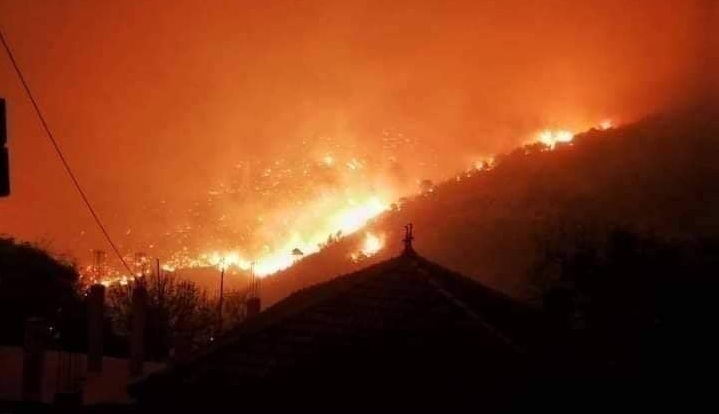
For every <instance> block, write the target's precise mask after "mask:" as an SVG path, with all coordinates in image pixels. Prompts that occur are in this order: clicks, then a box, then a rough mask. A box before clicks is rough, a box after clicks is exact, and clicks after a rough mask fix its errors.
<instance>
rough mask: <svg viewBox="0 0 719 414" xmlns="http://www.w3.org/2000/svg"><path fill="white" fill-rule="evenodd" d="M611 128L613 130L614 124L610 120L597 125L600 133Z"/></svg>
mask: <svg viewBox="0 0 719 414" xmlns="http://www.w3.org/2000/svg"><path fill="white" fill-rule="evenodd" d="M612 128H614V123H613V122H612V120H611V119H605V120H604V121H602V122H601V123H600V124H599V129H601V130H602V131H606V130H608V129H612Z"/></svg>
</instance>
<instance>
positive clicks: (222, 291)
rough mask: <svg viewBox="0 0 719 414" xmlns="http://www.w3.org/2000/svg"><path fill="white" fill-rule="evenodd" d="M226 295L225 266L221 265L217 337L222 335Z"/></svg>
mask: <svg viewBox="0 0 719 414" xmlns="http://www.w3.org/2000/svg"><path fill="white" fill-rule="evenodd" d="M224 295H225V265H224V263H223V264H221V265H220V300H219V304H218V310H217V336H219V335H220V334H221V333H222V305H223V303H222V302H223V300H224V298H225V297H224Z"/></svg>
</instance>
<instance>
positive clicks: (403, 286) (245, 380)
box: [130, 245, 542, 411]
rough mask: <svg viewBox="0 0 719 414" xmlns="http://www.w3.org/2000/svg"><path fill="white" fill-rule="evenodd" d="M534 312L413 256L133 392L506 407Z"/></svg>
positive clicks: (250, 401)
mask: <svg viewBox="0 0 719 414" xmlns="http://www.w3.org/2000/svg"><path fill="white" fill-rule="evenodd" d="M541 330H542V320H541V318H540V317H539V315H538V313H537V312H536V311H534V310H533V309H531V308H528V307H526V306H524V305H521V304H519V303H517V302H515V301H514V300H512V299H510V298H508V297H506V296H504V295H502V294H500V293H498V292H496V291H494V290H491V289H489V288H487V287H484V286H482V285H480V284H478V283H476V282H475V281H473V280H470V279H468V278H466V277H464V276H462V275H459V274H457V273H454V272H452V271H449V270H447V269H445V268H443V267H441V266H439V265H437V264H434V263H432V262H430V261H428V260H426V259H424V258H422V257H420V256H418V255H416V254H414V252H413V251H412V250H411V245H410V250H408V252H407V253H405V254H403V255H402V256H399V257H397V258H394V259H391V260H389V261H386V262H383V263H380V264H377V265H374V266H371V267H368V268H366V269H363V270H360V271H358V272H356V273H353V274H349V275H345V276H342V277H338V278H336V279H334V280H332V281H329V282H326V283H322V284H319V285H316V286H313V287H309V288H305V289H303V290H301V291H299V292H297V293H295V294H293V295H291V296H290V297H288V298H287V299H285V300H283V301H281V302H279V303H277V304H276V305H274V306H272V307H271V308H269V309H267V310H265V311H264V312H261V313H260V314H258V315H257V316H255V317H254V318H252V319H250V320H248V321H247V322H245V323H244V324H243V325H242V326H240V327H239V328H238V329H237V330H235V331H234V332H231V333H229V334H228V335H226V336H225V337H223V338H220V340H218V341H217V343H216V344H215V345H214V346H212V347H211V348H209V349H207V350H205V351H204V352H202V353H201V354H199V355H196V356H194V357H193V358H191V359H190V360H188V361H187V362H185V363H182V364H177V365H175V366H171V367H169V368H167V369H165V370H162V371H160V372H158V373H155V374H152V375H150V376H148V377H146V378H145V379H143V380H142V381H140V382H137V383H135V384H133V385H131V387H130V393H131V395H133V396H134V397H135V398H136V399H137V401H138V403H139V407H140V408H141V409H142V408H144V409H147V410H148V411H156V410H158V409H162V410H167V409H168V408H169V407H173V408H183V409H188V408H191V407H196V408H202V409H203V410H207V409H208V408H210V409H211V407H212V406H216V407H218V409H219V407H238V406H241V407H244V408H252V407H254V408H268V407H271V408H280V407H288V408H291V407H295V408H297V407H300V406H305V407H306V406H308V405H315V406H317V405H319V406H325V408H331V407H333V406H334V407H337V406H336V405H334V404H335V402H342V404H343V405H342V406H340V407H338V408H342V407H343V408H357V407H362V406H366V407H372V406H373V405H374V404H380V403H381V404H383V406H384V407H387V406H389V405H398V406H402V407H405V408H406V407H408V406H420V407H421V406H423V405H424V404H429V403H432V404H437V403H438V404H443V405H444V404H447V403H448V402H449V401H452V402H453V403H457V402H459V401H463V400H466V399H472V400H473V401H475V402H477V401H478V400H481V401H482V407H483V409H484V410H485V411H486V410H491V409H493V408H497V409H499V410H502V409H503V408H506V404H508V401H510V400H511V396H512V394H515V393H518V392H521V391H522V390H523V389H524V387H525V383H526V381H527V380H528V379H529V378H530V377H531V376H532V375H531V374H532V371H533V370H535V369H536V365H535V364H534V363H533V362H532V361H533V360H534V359H535V358H534V356H533V355H534V353H535V352H536V351H537V349H539V348H540V347H539V343H540V341H539V338H540V336H541V335H540V332H541Z"/></svg>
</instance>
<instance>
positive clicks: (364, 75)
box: [0, 0, 707, 260]
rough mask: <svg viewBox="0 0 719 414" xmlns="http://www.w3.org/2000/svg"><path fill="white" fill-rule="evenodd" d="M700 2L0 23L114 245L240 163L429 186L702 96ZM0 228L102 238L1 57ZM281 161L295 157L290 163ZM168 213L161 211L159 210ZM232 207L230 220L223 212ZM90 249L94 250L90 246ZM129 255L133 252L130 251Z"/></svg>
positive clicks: (81, 245)
mask: <svg viewBox="0 0 719 414" xmlns="http://www.w3.org/2000/svg"><path fill="white" fill-rule="evenodd" d="M705 4H707V3H706V2H704V1H701V0H697V1H689V0H676V1H654V0H651V1H650V0H647V1H632V2H629V1H619V0H604V1H582V2H578V1H570V0H541V1H539V0H537V1H529V0H502V1H499V0H497V1H469V2H460V1H456V2H447V1H377V2H364V1H347V0H343V1H317V2H314V1H313V2H310V1H220V0H212V1H199V0H196V1H185V0H172V1H159V0H152V1H143V2H137V1H113V2H105V1H94V0H85V1H80V0H72V1H71V0H67V1H62V2H57V1H49V0H47V1H39V0H38V1H11V0H4V1H3V0H0V25H1V26H2V29H3V31H4V33H5V35H6V37H7V39H8V40H9V42H10V44H11V46H12V48H13V49H14V51H15V54H16V59H17V60H18V62H19V64H20V65H21V67H22V68H23V70H24V72H25V76H26V78H27V80H28V81H29V83H30V86H31V88H32V89H33V91H34V93H35V95H36V98H37V99H38V100H39V103H40V105H41V107H42V109H43V110H44V112H45V115H46V118H47V120H48V122H49V124H50V126H51V128H52V129H53V131H54V133H55V135H56V137H57V139H58V141H59V142H60V144H61V146H62V147H63V148H64V150H65V152H66V155H67V157H68V159H69V160H70V162H71V163H72V165H73V166H74V168H75V170H76V173H77V175H78V177H79V179H80V180H81V182H82V183H83V184H84V186H85V187H86V190H87V193H88V194H89V196H90V198H91V199H92V200H93V202H94V203H95V204H96V206H97V210H98V212H99V213H100V215H101V216H102V217H103V218H104V219H105V221H106V222H107V226H108V228H109V230H110V232H111V233H112V234H113V235H114V236H115V237H116V239H118V241H119V243H120V244H121V245H122V246H123V248H125V249H135V248H137V245H138V244H141V243H145V244H146V243H147V240H145V239H142V240H139V239H136V238H135V237H139V236H135V235H136V234H138V233H139V232H138V229H142V230H143V232H144V233H143V234H153V233H161V232H163V229H165V228H167V227H171V226H174V225H176V224H177V223H178V222H179V221H182V220H185V219H186V217H185V216H184V215H185V214H186V211H187V208H188V206H191V205H192V204H193V203H194V202H196V200H198V199H202V198H203V197H204V196H205V194H206V192H207V190H208V188H211V187H214V186H217V185H218V183H222V182H224V181H225V180H227V179H228V176H229V173H228V171H232V169H233V168H234V167H235V166H236V165H237V164H238V162H245V161H249V160H261V161H262V160H264V161H267V160H271V159H274V158H277V157H282V156H285V155H287V153H288V152H291V151H297V146H298V145H299V143H301V142H303V141H304V142H305V146H303V147H302V148H303V149H302V150H301V151H308V156H315V152H316V154H322V153H323V152H324V151H326V150H327V149H326V148H324V147H323V145H325V144H323V143H321V142H320V141H321V140H320V139H319V138H320V137H331V138H332V139H333V140H334V141H335V142H339V143H340V144H342V145H347V146H352V145H354V146H359V147H361V148H363V149H365V150H369V151H372V150H373V149H374V148H379V147H380V146H381V145H382V143H381V142H380V141H381V137H382V136H383V135H384V134H386V131H393V132H392V133H393V134H394V133H397V134H401V136H406V137H411V138H412V140H413V142H415V143H416V151H415V152H413V153H412V158H413V159H412V162H408V163H407V167H406V170H407V174H408V176H411V177H413V178H424V177H431V178H434V179H437V178H440V177H443V176H446V175H449V174H450V173H451V172H452V171H455V170H459V169H462V168H464V167H466V166H467V165H468V163H469V162H471V159H472V157H476V156H478V155H481V154H487V153H494V152H496V151H500V150H503V149H507V148H509V147H511V146H512V145H515V144H517V143H519V142H521V141H522V140H524V139H526V137H527V136H528V135H529V134H532V133H533V132H535V131H536V130H538V129H540V128H544V127H548V126H565V125H566V126H568V127H570V128H575V127H579V126H583V125H591V124H592V122H598V121H600V120H602V119H604V118H606V117H610V118H614V119H617V120H619V121H628V120H631V119H635V118H636V117H638V116H641V115H642V114H646V113H649V112H651V111H654V110H657V109H660V108H664V107H666V106H667V105H672V104H680V103H682V102H683V101H685V100H686V99H688V97H689V96H690V95H691V93H692V92H694V91H696V90H697V89H699V88H700V86H699V84H700V82H701V80H702V79H701V78H700V74H701V73H702V72H701V71H700V67H701V65H700V64H699V63H698V62H700V57H702V53H704V52H705V51H704V50H703V49H702V47H703V46H704V45H705V43H703V40H702V39H704V36H705V35H706V34H705V32H704V30H705V26H703V25H704V24H706V23H705V22H706V19H704V17H705V16H704V14H705V13H706V9H703V8H702V7H703V6H704V5H705ZM0 96H3V97H5V99H6V100H7V105H8V111H9V114H8V115H9V121H8V123H9V139H10V142H9V147H10V152H11V163H12V190H13V194H12V196H11V197H10V198H7V199H0V233H5V234H8V235H11V236H15V237H18V238H21V239H27V240H33V241H41V240H44V241H46V242H48V243H49V244H50V246H51V247H52V248H53V249H54V250H55V251H59V252H69V253H71V254H72V255H74V256H75V257H78V258H79V259H82V260H87V259H88V258H89V249H91V248H93V247H95V246H104V244H103V242H102V239H101V238H100V235H99V233H98V232H97V230H96V229H95V227H94V226H93V225H92V222H91V221H90V217H89V216H88V214H87V212H86V210H84V208H83V206H82V204H81V202H80V199H79V198H78V197H77V195H76V193H75V192H74V190H73V188H72V187H71V185H70V182H69V180H68V178H67V176H66V175H65V174H64V171H63V170H62V167H61V165H60V164H59V162H58V159H57V157H56V156H55V154H54V153H53V152H52V149H51V147H50V145H49V143H48V141H47V139H46V138H45V137H44V136H43V132H42V130H41V128H40V125H39V123H38V121H37V119H36V117H35V115H34V114H33V112H32V108H31V106H30V104H29V102H28V100H27V98H26V97H25V96H24V95H23V93H22V90H21V87H20V84H19V82H18V81H17V78H16V76H15V74H14V73H13V72H12V69H11V66H10V65H9V62H8V60H7V58H6V56H4V55H3V56H2V57H0ZM294 155H296V154H294ZM167 206H171V207H167ZM224 213H228V214H233V212H232V211H228V212H224ZM105 248H106V247H105ZM140 248H143V249H144V248H146V247H142V246H141V247H140Z"/></svg>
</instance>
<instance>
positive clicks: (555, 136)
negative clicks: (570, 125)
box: [537, 130, 574, 149]
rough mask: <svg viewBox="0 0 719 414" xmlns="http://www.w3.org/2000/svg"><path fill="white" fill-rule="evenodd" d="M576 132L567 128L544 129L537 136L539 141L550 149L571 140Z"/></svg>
mask: <svg viewBox="0 0 719 414" xmlns="http://www.w3.org/2000/svg"><path fill="white" fill-rule="evenodd" d="M573 139H574V134H573V133H572V132H569V131H566V130H556V131H553V130H544V131H542V132H540V133H539V135H538V136H537V142H540V143H542V144H544V145H546V146H547V147H549V148H550V149H554V147H556V146H557V144H560V143H567V142H571V141H572V140H573Z"/></svg>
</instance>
